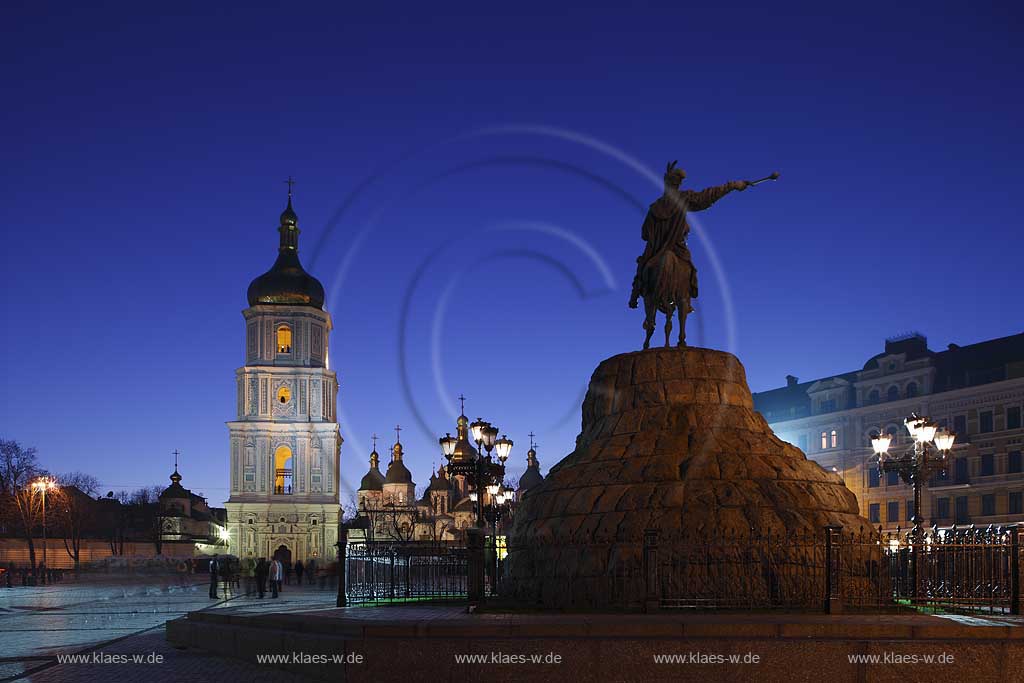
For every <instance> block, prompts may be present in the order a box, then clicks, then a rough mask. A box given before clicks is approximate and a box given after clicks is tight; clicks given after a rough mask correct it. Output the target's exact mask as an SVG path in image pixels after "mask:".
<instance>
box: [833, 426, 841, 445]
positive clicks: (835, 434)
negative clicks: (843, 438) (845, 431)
mask: <svg viewBox="0 0 1024 683" xmlns="http://www.w3.org/2000/svg"><path fill="white" fill-rule="evenodd" d="M838 446H839V433H838V432H836V430H834V429H833V430H832V448H837V447H838Z"/></svg>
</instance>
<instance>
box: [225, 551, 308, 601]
mask: <svg viewBox="0 0 1024 683" xmlns="http://www.w3.org/2000/svg"><path fill="white" fill-rule="evenodd" d="M227 562H229V559H228V558H227V557H225V558H224V559H220V558H218V556H217V555H214V556H213V558H212V559H211V560H210V598H212V599H219V596H218V595H217V585H218V583H219V581H220V580H221V578H222V577H223V574H224V568H225V567H226V563H227ZM293 571H294V573H295V577H296V579H297V581H298V583H299V585H301V584H302V577H303V576H304V575H305V576H306V577H307V580H308V581H312V580H313V576H314V574H315V572H316V565H315V561H314V560H310V561H309V563H308V565H304V564H303V563H302V560H299V561H298V562H296V563H295V564H294V566H293V565H292V563H291V562H282V561H281V560H278V559H277V558H272V559H270V560H267V558H265V557H261V558H259V559H254V558H251V557H247V558H245V559H244V560H242V562H241V573H242V576H243V577H244V578H245V594H246V595H252V594H254V593H255V594H257V595H259V597H261V598H262V597H264V596H265V595H266V594H267V586H268V584H269V586H270V597H272V598H276V597H278V594H279V593H280V592H281V590H282V586H283V585H284V584H286V583H291V578H292V572H293Z"/></svg>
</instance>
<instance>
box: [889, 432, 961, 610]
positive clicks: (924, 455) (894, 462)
mask: <svg viewBox="0 0 1024 683" xmlns="http://www.w3.org/2000/svg"><path fill="white" fill-rule="evenodd" d="M903 424H904V425H906V427H907V431H908V432H910V435H911V436H912V437H913V438H914V447H913V449H911V450H906V451H903V452H902V453H897V454H891V453H889V447H890V445H891V444H892V437H891V436H890V435H889V434H879V435H877V436H874V437H872V438H871V448H872V449H873V450H874V452H875V455H877V456H878V471H879V472H880V473H881V472H898V473H899V475H900V478H901V479H902V480H903V481H904V482H906V483H907V484H909V485H910V486H912V487H913V488H914V516H913V518H912V519H911V521H912V522H913V523H914V526H913V528H912V530H911V545H912V546H913V549H914V553H915V554H916V553H920V552H921V549H922V548H921V542H922V526H923V522H924V518H923V517H922V515H921V491H922V489H923V487H924V482H925V480H926V479H927V478H928V477H929V476H930V475H932V474H934V473H938V472H944V471H945V469H946V466H947V465H948V464H949V452H950V450H951V449H952V448H953V442H954V441H956V435H955V434H954V433H953V432H951V431H949V430H947V429H945V428H942V429H940V428H939V426H938V425H937V424H936V423H934V422H932V421H931V420H930V419H928V418H927V417H921V416H920V415H917V414H916V413H911V415H910V417H908V418H907V419H905V420H904V421H903ZM917 565H918V560H917V558H916V557H915V558H914V560H913V563H912V564H911V570H912V573H913V575H912V577H911V579H912V582H913V588H914V596H915V597H916V596H917V595H918V578H919V575H918V571H917Z"/></svg>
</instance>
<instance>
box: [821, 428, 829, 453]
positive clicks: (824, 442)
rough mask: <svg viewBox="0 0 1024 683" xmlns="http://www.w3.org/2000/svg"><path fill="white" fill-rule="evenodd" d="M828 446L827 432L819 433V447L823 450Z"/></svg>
mask: <svg viewBox="0 0 1024 683" xmlns="http://www.w3.org/2000/svg"><path fill="white" fill-rule="evenodd" d="M826 448H828V432H822V433H821V449H822V450H825V449H826Z"/></svg>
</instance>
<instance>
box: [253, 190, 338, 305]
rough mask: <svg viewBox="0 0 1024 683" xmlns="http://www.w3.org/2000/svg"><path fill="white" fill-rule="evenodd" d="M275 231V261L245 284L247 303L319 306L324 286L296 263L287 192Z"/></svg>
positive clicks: (294, 221)
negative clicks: (277, 241) (277, 237)
mask: <svg viewBox="0 0 1024 683" xmlns="http://www.w3.org/2000/svg"><path fill="white" fill-rule="evenodd" d="M277 231H278V232H279V233H280V234H281V244H280V247H279V248H278V255H277V261H275V262H274V265H273V266H272V267H271V269H270V270H268V271H267V272H265V273H263V275H260V276H259V277H258V278H256V279H255V280H253V281H252V283H251V284H250V285H249V291H248V298H249V305H250V306H257V305H259V304H271V305H282V306H314V307H316V308H321V309H322V308H323V307H324V287H323V285H322V284H320V281H319V280H317V279H316V278H315V277H313V276H312V275H310V274H309V273H307V272H306V271H305V270H304V269H303V268H302V264H301V263H299V219H298V216H296V215H295V210H294V209H293V208H292V198H291V195H289V196H288V206H287V207H286V208H285V210H284V212H282V213H281V225H280V227H278V229H277Z"/></svg>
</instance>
